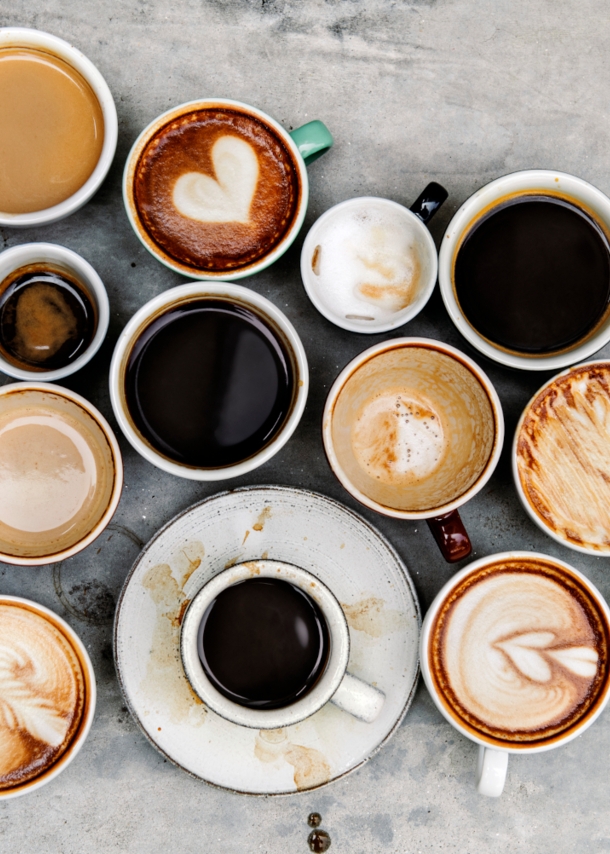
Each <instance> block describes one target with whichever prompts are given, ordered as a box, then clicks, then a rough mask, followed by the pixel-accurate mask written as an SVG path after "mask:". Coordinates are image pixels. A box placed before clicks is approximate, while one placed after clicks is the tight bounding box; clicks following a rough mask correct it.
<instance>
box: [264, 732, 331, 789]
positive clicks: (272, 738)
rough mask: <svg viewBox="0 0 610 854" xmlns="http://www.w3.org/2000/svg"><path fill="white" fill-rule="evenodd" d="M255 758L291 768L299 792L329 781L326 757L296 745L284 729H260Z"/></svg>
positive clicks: (309, 748)
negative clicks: (285, 763) (286, 764)
mask: <svg viewBox="0 0 610 854" xmlns="http://www.w3.org/2000/svg"><path fill="white" fill-rule="evenodd" d="M254 755H255V757H256V758H257V759H258V760H259V761H260V762H265V763H269V764H271V763H277V764H280V763H281V762H287V763H288V764H289V765H292V767H293V769H294V771H293V779H294V784H295V786H296V787H297V790H298V791H302V790H304V789H313V788H315V787H316V786H321V785H323V784H324V783H328V781H329V780H330V774H331V771H330V765H329V764H328V762H327V761H326V759H325V757H324V755H323V754H322V753H320V751H319V750H316V749H315V748H314V747H305V746H304V745H302V744H293V743H292V742H291V741H289V739H288V735H287V734H286V730H285V729H261V730H260V731H259V733H258V735H257V736H256V739H255V742H254Z"/></svg>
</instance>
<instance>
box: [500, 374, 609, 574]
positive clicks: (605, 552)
mask: <svg viewBox="0 0 610 854" xmlns="http://www.w3.org/2000/svg"><path fill="white" fill-rule="evenodd" d="M594 365H606V366H607V367H610V359H592V360H591V361H587V362H579V363H578V364H577V365H571V366H570V367H568V368H564V370H563V371H559V373H557V374H555V375H554V376H552V377H551V378H550V379H549V380H547V381H546V382H545V383H543V384H542V385H541V386H540V388H539V389H538V390H537V391H536V392H535V393H534V394H533V395H532V396H531V398H530V399H529V400H528V402H527V403H526V404H525V406H524V407H523V411H522V412H521V415H520V417H519V421H518V422H517V426H516V428H515V434H514V436H513V441H512V446H511V469H512V474H513V482H514V484H515V490H516V492H517V496H518V498H519V501H520V502H521V505H522V507H523V509H524V510H525V512H526V513H527V515H528V516H529V517H530V519H531V520H532V522H534V523H535V524H536V525H537V526H538V528H540V530H541V531H543V532H544V533H545V534H547V536H549V537H551V539H553V540H555V542H557V543H560V544H561V545H562V546H566V547H567V548H569V549H572V550H573V551H575V552H580V553H581V554H587V555H594V556H595V557H598V558H599V557H601V558H608V557H610V546H608V547H607V548H606V549H597V548H593V547H588V546H579V545H578V544H577V543H572V542H571V541H570V540H567V539H565V538H564V537H561V536H559V534H557V533H555V531H553V530H552V529H551V528H550V527H549V526H548V525H547V524H546V522H544V520H543V519H542V518H541V517H540V516H538V514H537V513H535V512H534V510H533V508H532V507H531V505H530V503H529V501H528V500H527V497H526V495H525V491H524V489H523V486H522V484H521V478H520V477H519V469H518V463H517V443H518V441H519V434H520V432H521V428H522V427H523V423H524V421H525V418H526V416H527V414H528V412H529V411H530V409H531V407H532V405H533V404H534V402H535V401H536V399H537V398H538V397H539V396H540V395H541V394H542V393H543V392H544V391H546V389H547V388H549V386H551V385H553V383H555V382H557V380H558V379H560V378H561V377H565V376H567V375H568V374H570V373H572V371H578V370H581V369H582V368H589V367H593V366H594Z"/></svg>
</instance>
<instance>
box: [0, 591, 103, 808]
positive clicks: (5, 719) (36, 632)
mask: <svg viewBox="0 0 610 854" xmlns="http://www.w3.org/2000/svg"><path fill="white" fill-rule="evenodd" d="M89 692H90V687H89V682H88V676H87V673H86V668H85V667H84V666H83V663H82V662H81V660H80V658H79V655H78V654H77V651H76V650H75V649H74V646H73V645H72V643H71V642H70V640H69V639H68V638H67V637H66V635H65V633H64V632H63V631H62V629H61V627H60V626H59V624H57V623H55V622H54V621H52V620H51V619H50V618H49V617H47V616H46V615H43V614H42V613H40V612H38V611H36V610H34V609H33V608H30V607H28V606H26V605H24V604H22V603H16V602H11V601H7V600H5V601H4V602H3V601H2V600H0V793H2V792H6V791H9V792H10V790H11V789H15V788H18V787H20V786H23V785H25V784H27V783H29V782H35V781H36V780H37V779H39V778H40V777H42V776H43V775H44V774H45V773H46V772H49V771H50V770H52V769H53V767H54V766H55V765H56V763H57V762H59V761H61V759H62V757H63V756H64V755H65V754H66V753H67V752H68V751H69V749H70V747H71V745H72V744H73V743H74V741H75V739H76V738H77V737H78V735H79V732H80V731H81V729H82V726H83V725H84V722H85V717H86V711H87V706H88V703H89V701H90V700H89Z"/></svg>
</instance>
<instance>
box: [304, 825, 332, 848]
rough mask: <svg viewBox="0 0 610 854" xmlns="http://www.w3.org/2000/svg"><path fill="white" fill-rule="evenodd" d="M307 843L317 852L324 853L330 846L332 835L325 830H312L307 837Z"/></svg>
mask: <svg viewBox="0 0 610 854" xmlns="http://www.w3.org/2000/svg"><path fill="white" fill-rule="evenodd" d="M307 844H308V845H309V848H310V850H311V851H314V852H315V854H323V852H324V851H328V849H329V848H330V844H331V841H330V836H329V834H328V833H327V832H326V831H325V830H312V831H311V833H310V834H309V836H308V837H307Z"/></svg>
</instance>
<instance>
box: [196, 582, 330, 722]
mask: <svg viewBox="0 0 610 854" xmlns="http://www.w3.org/2000/svg"><path fill="white" fill-rule="evenodd" d="M198 651H199V658H200V660H201V664H202V666H203V669H204V671H205V673H206V676H207V677H208V679H209V680H210V681H211V682H212V684H213V685H214V686H215V688H216V689H217V690H218V691H220V693H221V694H223V695H224V696H225V697H227V698H228V699H229V700H232V701H233V702H235V703H239V704H240V705H242V706H247V707H248V708H253V709H281V708H284V707H285V706H288V705H290V704H291V703H294V702H296V701H297V700H299V699H301V698H302V697H303V696H304V695H305V694H307V692H308V691H309V690H310V689H311V688H313V686H314V685H315V684H316V682H317V681H318V679H319V678H320V676H321V675H322V674H323V672H324V670H325V668H326V663H327V661H328V656H329V652H330V638H329V631H328V626H327V624H326V620H325V619H324V616H323V615H322V612H321V610H320V608H319V607H318V605H317V604H316V603H315V602H314V600H313V599H312V598H311V597H310V596H308V594H307V593H305V592H304V591H303V590H301V589H300V588H299V587H296V586H295V585H294V584H290V582H288V581H284V580H282V579H279V578H250V579H247V580H246V581H241V582H239V583H237V584H233V585H232V586H231V587H227V588H225V589H224V590H223V591H222V592H221V593H219V594H218V596H217V597H216V599H215V600H214V601H213V602H212V603H211V605H210V606H209V607H208V609H207V610H206V612H205V614H204V616H203V619H202V621H201V625H200V628H199V634H198Z"/></svg>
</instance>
